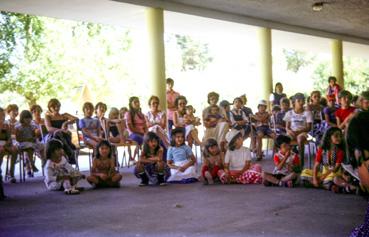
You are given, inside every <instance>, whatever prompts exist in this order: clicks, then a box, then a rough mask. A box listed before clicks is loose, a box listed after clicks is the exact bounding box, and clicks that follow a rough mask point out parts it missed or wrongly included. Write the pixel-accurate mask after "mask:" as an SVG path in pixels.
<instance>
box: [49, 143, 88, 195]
mask: <svg viewBox="0 0 369 237" xmlns="http://www.w3.org/2000/svg"><path fill="white" fill-rule="evenodd" d="M46 159H47V161H46V164H45V167H44V171H45V181H44V182H45V185H46V188H47V189H48V190H50V191H62V190H64V193H65V194H79V190H78V189H77V187H76V186H77V183H78V181H79V180H81V179H84V175H82V174H81V173H80V172H79V171H78V170H75V169H74V168H73V167H72V165H71V164H69V163H68V161H67V160H66V158H65V157H64V150H63V143H62V142H61V141H59V140H57V139H51V140H50V141H49V142H48V143H47V144H46Z"/></svg>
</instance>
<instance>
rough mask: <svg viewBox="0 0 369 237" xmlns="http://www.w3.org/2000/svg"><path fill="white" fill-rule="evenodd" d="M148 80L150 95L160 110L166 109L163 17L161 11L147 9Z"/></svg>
mask: <svg viewBox="0 0 369 237" xmlns="http://www.w3.org/2000/svg"><path fill="white" fill-rule="evenodd" d="M145 13H146V25H147V33H148V49H149V51H148V55H147V56H148V59H149V80H150V85H151V93H152V94H153V95H156V96H158V97H159V99H160V105H161V109H162V110H165V109H166V107H167V106H166V83H165V57H164V56H165V54H164V16H163V9H159V8H147V9H146V12H145Z"/></svg>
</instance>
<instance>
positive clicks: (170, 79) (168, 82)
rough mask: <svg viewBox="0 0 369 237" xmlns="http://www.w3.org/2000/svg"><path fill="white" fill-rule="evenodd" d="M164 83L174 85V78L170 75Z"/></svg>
mask: <svg viewBox="0 0 369 237" xmlns="http://www.w3.org/2000/svg"><path fill="white" fill-rule="evenodd" d="M166 84H171V85H174V80H173V79H172V78H170V77H168V78H167V81H166Z"/></svg>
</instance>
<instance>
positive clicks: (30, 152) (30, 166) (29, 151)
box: [26, 149, 38, 175]
mask: <svg viewBox="0 0 369 237" xmlns="http://www.w3.org/2000/svg"><path fill="white" fill-rule="evenodd" d="M26 153H27V159H28V162H27V171H28V175H32V174H31V173H32V172H33V171H34V170H33V167H34V166H35V161H34V159H33V149H27V150H26ZM37 171H38V170H37ZM37 171H34V172H37Z"/></svg>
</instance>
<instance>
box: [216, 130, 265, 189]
mask: <svg viewBox="0 0 369 237" xmlns="http://www.w3.org/2000/svg"><path fill="white" fill-rule="evenodd" d="M226 139H227V142H228V150H227V152H226V155H225V158H224V172H222V171H220V174H219V176H220V180H221V182H222V183H223V184H230V183H237V184H260V183H261V182H262V180H263V179H262V169H261V166H260V165H259V164H254V165H253V164H251V152H250V149H248V148H246V147H244V146H243V138H242V134H241V132H240V131H238V130H236V129H232V130H230V131H229V132H228V133H227V135H226Z"/></svg>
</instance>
